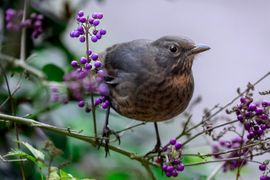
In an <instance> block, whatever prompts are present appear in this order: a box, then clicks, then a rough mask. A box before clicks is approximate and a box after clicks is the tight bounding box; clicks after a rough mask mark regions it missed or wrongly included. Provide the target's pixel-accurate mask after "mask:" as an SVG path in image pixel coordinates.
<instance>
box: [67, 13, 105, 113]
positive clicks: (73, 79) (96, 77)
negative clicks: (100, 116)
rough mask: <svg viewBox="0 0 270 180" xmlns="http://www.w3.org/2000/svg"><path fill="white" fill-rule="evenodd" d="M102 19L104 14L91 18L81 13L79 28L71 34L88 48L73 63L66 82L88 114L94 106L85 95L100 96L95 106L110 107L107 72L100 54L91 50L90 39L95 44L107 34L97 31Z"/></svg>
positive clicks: (79, 104)
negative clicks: (106, 79) (106, 80)
mask: <svg viewBox="0 0 270 180" xmlns="http://www.w3.org/2000/svg"><path fill="white" fill-rule="evenodd" d="M102 18H103V14H102V13H93V14H92V16H91V18H90V17H89V16H85V13H84V12H83V11H79V12H78V13H77V17H76V21H77V23H78V27H77V28H76V29H75V30H73V31H72V32H70V37H71V38H79V41H80V42H81V43H85V44H86V47H87V48H86V53H85V56H82V57H80V58H79V59H78V60H73V61H71V63H70V65H71V66H72V68H73V71H72V72H70V73H68V74H66V75H65V76H64V80H65V83H66V84H67V87H68V89H69V90H70V92H71V95H72V96H73V97H74V98H75V99H77V100H78V106H79V107H80V108H85V111H86V112H91V110H92V109H91V108H92V104H91V103H88V102H87V100H86V99H85V95H89V94H92V93H95V94H99V95H100V97H97V98H96V99H95V100H94V106H101V107H102V108H104V109H106V108H108V107H109V106H110V103H109V100H107V99H106V96H107V95H108V93H109V90H108V87H107V85H106V84H105V83H104V77H105V76H107V72H106V70H105V69H103V65H102V62H101V61H100V56H99V54H97V53H95V52H93V51H92V50H91V49H89V43H90V41H89V39H90V38H91V42H93V43H95V42H97V41H98V40H99V39H101V37H102V36H103V35H105V34H106V30H105V29H100V30H98V29H97V26H98V25H99V24H100V20H101V19H102Z"/></svg>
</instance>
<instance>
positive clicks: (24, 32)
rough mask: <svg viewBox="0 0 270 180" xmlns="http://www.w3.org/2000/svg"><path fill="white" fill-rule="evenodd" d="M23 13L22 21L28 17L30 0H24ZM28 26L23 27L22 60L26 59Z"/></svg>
mask: <svg viewBox="0 0 270 180" xmlns="http://www.w3.org/2000/svg"><path fill="white" fill-rule="evenodd" d="M23 6H24V7H23V15H22V22H24V21H25V19H26V13H27V6H28V0H24V5H23ZM25 43H26V28H23V29H22V32H21V50H20V61H25V52H26V51H25V50H26V45H25Z"/></svg>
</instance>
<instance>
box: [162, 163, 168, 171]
mask: <svg viewBox="0 0 270 180" xmlns="http://www.w3.org/2000/svg"><path fill="white" fill-rule="evenodd" d="M162 170H163V171H165V172H166V171H167V165H165V164H164V165H163V166H162Z"/></svg>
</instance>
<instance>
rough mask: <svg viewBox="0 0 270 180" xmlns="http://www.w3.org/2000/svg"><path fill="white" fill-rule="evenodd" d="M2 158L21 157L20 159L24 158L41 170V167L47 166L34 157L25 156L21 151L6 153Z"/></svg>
mask: <svg viewBox="0 0 270 180" xmlns="http://www.w3.org/2000/svg"><path fill="white" fill-rule="evenodd" d="M3 157H5V158H6V157H21V158H26V159H28V160H30V161H32V162H33V163H35V164H36V165H37V166H38V167H40V168H43V167H47V165H46V164H45V163H44V162H42V161H40V160H39V159H36V158H35V157H34V156H32V155H30V154H27V153H25V152H23V151H20V150H11V151H10V152H8V153H7V154H6V155H5V156H3Z"/></svg>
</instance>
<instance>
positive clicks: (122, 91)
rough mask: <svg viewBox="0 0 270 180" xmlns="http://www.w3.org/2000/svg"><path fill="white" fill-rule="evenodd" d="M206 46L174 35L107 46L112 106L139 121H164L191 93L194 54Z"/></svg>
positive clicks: (182, 109) (106, 62)
mask: <svg viewBox="0 0 270 180" xmlns="http://www.w3.org/2000/svg"><path fill="white" fill-rule="evenodd" d="M208 49H209V47H207V46H195V45H194V43H193V42H192V41H191V40H188V39H186V38H180V37H175V36H165V37H162V38H160V39H158V40H156V41H149V40H134V41H131V42H127V43H121V44H116V45H114V46H112V47H111V48H108V49H107V52H106V55H105V68H106V70H107V72H108V78H107V79H108V80H107V84H108V85H109V90H110V97H109V98H110V101H111V105H112V107H113V109H115V111H117V112H118V113H119V114H121V115H123V116H126V117H129V118H132V119H136V120H141V121H164V120H168V119H171V118H173V117H174V116H176V115H178V114H180V113H181V112H183V111H184V110H185V109H186V107H187V106H188V103H189V101H190V99H191V97H192V94H193V89H194V81H193V76H192V71H191V67H192V63H193V59H194V55H195V54H197V53H199V52H203V51H205V50H208Z"/></svg>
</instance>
